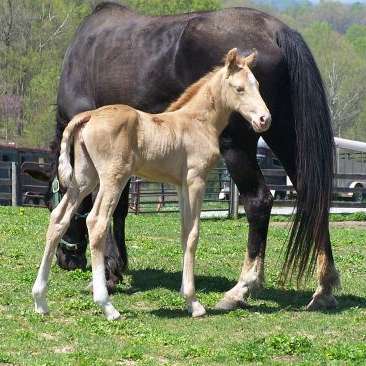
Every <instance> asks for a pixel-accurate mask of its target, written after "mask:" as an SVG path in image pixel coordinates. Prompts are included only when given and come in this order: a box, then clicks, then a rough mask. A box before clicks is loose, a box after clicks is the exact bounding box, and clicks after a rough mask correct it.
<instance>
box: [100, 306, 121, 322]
mask: <svg viewBox="0 0 366 366" xmlns="http://www.w3.org/2000/svg"><path fill="white" fill-rule="evenodd" d="M104 314H105V316H106V317H107V320H110V321H112V320H117V319H119V318H120V317H121V314H120V313H119V311H118V310H117V309H116V308H115V307H114V306H113V305H112V304H108V305H106V306H105V308H104Z"/></svg>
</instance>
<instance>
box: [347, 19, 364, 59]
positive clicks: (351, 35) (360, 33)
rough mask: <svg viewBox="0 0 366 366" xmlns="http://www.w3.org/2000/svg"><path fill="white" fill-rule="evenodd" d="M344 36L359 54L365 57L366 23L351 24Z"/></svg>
mask: <svg viewBox="0 0 366 366" xmlns="http://www.w3.org/2000/svg"><path fill="white" fill-rule="evenodd" d="M346 37H347V39H348V41H349V42H351V44H352V45H353V47H354V48H355V50H356V51H357V52H358V53H359V54H360V56H361V57H363V58H365V59H366V25H361V24H352V25H351V26H350V27H349V28H348V29H347V32H346Z"/></svg>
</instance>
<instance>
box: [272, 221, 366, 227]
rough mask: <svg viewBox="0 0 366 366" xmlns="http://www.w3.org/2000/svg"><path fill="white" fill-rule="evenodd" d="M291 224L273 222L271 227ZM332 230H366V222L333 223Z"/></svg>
mask: <svg viewBox="0 0 366 366" xmlns="http://www.w3.org/2000/svg"><path fill="white" fill-rule="evenodd" d="M290 225H291V223H290V222H273V221H272V222H271V223H270V226H277V227H288V226H290ZM329 225H330V227H331V228H348V229H352V228H353V229H366V221H332V222H330V223H329Z"/></svg>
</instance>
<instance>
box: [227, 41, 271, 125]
mask: <svg viewBox="0 0 366 366" xmlns="http://www.w3.org/2000/svg"><path fill="white" fill-rule="evenodd" d="M256 57H257V52H256V51H255V52H253V53H252V54H250V55H249V56H247V57H241V56H239V55H238V50H237V49H236V48H233V49H232V50H230V51H229V52H228V53H227V55H226V60H225V72H226V75H225V78H224V85H223V86H224V87H223V90H222V92H223V93H224V95H223V96H224V98H225V100H226V103H227V105H228V107H229V108H231V109H233V110H234V111H236V112H239V113H240V114H241V115H242V116H243V117H244V118H245V119H246V120H247V121H248V122H250V124H251V125H252V127H253V129H254V131H255V132H264V131H267V130H268V129H269V127H270V126H271V114H270V113H269V110H268V108H267V106H266V104H265V103H264V101H263V99H262V97H261V95H260V93H259V84H258V81H257V80H256V78H255V77H254V75H253V73H252V72H251V71H250V68H249V67H250V66H251V65H253V63H254V62H255V59H256Z"/></svg>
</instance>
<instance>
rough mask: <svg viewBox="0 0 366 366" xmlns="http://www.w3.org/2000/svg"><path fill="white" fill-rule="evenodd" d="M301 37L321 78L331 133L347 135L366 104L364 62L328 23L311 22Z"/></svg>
mask: <svg viewBox="0 0 366 366" xmlns="http://www.w3.org/2000/svg"><path fill="white" fill-rule="evenodd" d="M303 34H304V36H305V38H306V40H307V42H308V44H309V45H310V47H311V49H312V51H313V53H314V55H315V58H316V61H317V63H318V66H319V68H320V70H321V73H322V76H323V80H324V83H325V86H326V89H327V92H328V100H329V108H330V112H331V117H332V122H333V128H334V131H335V133H336V134H337V135H339V136H340V135H344V134H347V131H349V130H350V129H351V128H352V127H353V126H354V124H355V122H356V120H357V118H358V117H359V115H360V113H361V112H362V110H363V107H364V105H365V103H366V60H365V59H363V58H361V57H360V56H359V55H358V54H357V52H356V51H355V50H354V48H353V47H352V45H351V44H349V42H347V39H346V38H345V37H344V36H342V35H341V34H339V33H337V32H335V31H333V30H332V28H331V26H330V25H329V24H328V23H325V22H321V23H319V22H318V23H313V24H312V25H311V26H309V27H308V28H306V29H304V31H303Z"/></svg>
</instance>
